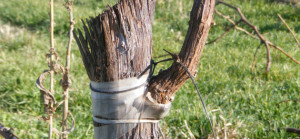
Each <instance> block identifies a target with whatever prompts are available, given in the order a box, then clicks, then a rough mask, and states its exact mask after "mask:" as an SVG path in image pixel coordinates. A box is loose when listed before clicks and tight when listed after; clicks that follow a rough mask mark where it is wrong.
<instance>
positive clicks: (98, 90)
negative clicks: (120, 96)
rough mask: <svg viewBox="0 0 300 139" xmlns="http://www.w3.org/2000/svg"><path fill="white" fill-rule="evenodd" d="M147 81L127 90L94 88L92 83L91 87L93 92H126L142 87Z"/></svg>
mask: <svg viewBox="0 0 300 139" xmlns="http://www.w3.org/2000/svg"><path fill="white" fill-rule="evenodd" d="M146 83H147V82H145V83H143V84H141V85H139V86H136V87H133V88H129V89H127V90H121V91H107V90H101V89H96V88H93V87H92V84H91V83H90V89H91V90H92V91H93V92H96V93H107V94H116V93H124V92H128V91H132V90H135V89H138V88H141V87H144V86H145V84H146Z"/></svg>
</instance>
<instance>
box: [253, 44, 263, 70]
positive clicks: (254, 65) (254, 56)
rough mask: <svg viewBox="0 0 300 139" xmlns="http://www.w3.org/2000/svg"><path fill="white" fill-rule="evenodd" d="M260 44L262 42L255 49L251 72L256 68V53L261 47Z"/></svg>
mask: <svg viewBox="0 0 300 139" xmlns="http://www.w3.org/2000/svg"><path fill="white" fill-rule="evenodd" d="M260 46H261V43H260V44H259V45H258V46H257V48H256V50H255V53H254V55H253V60H252V68H251V73H253V71H254V68H255V57H256V54H257V52H258V49H259V48H260Z"/></svg>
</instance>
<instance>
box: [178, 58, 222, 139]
mask: <svg viewBox="0 0 300 139" xmlns="http://www.w3.org/2000/svg"><path fill="white" fill-rule="evenodd" d="M174 61H175V60H174ZM175 62H177V63H179V64H180V65H181V66H182V67H183V68H184V70H185V71H186V72H187V73H188V74H189V76H190V78H191V80H192V82H193V84H194V86H195V88H196V90H197V93H198V95H199V97H200V99H201V103H202V106H203V108H204V111H205V114H206V117H207V119H208V121H209V123H210V127H211V130H212V132H213V135H214V139H216V135H215V132H214V129H213V126H212V122H211V120H210V117H209V115H208V112H207V109H206V106H205V103H204V101H203V99H202V96H201V93H200V91H199V88H198V86H197V85H196V83H195V80H194V78H193V76H192V74H191V73H190V72H189V69H188V68H187V67H186V66H185V65H183V64H182V63H181V62H180V61H175Z"/></svg>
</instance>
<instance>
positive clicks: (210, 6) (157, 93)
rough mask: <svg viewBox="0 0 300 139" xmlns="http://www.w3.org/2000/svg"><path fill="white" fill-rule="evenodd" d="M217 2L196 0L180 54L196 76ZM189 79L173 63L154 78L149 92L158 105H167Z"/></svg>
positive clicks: (213, 0) (180, 58)
mask: <svg viewBox="0 0 300 139" xmlns="http://www.w3.org/2000/svg"><path fill="white" fill-rule="evenodd" d="M214 7H215V0H194V5H193V9H192V11H191V14H190V22H189V29H188V32H187V35H186V38H185V41H184V44H183V46H182V49H181V51H180V53H179V55H178V56H179V59H178V60H180V61H181V62H182V63H183V64H184V65H185V66H186V67H187V68H188V70H189V71H191V73H192V74H193V75H194V74H195V73H196V69H197V66H198V63H199V59H200V56H201V53H202V51H203V48H204V45H205V42H206V39H207V36H208V32H209V29H210V26H211V23H212V21H213V13H214ZM188 78H189V76H188V74H187V73H186V72H185V70H184V69H183V68H182V67H181V66H180V65H179V64H178V63H175V62H174V63H173V64H172V66H171V67H170V68H168V69H167V70H164V71H162V72H160V73H159V74H158V75H157V76H155V77H153V78H152V79H151V81H150V83H149V87H148V90H149V92H151V94H152V97H153V98H154V99H156V100H157V102H158V103H163V104H166V103H168V102H169V101H172V99H171V98H172V97H173V96H174V94H175V93H176V92H177V90H178V89H179V88H180V87H181V86H182V85H183V83H184V82H185V81H186V80H187V79H188Z"/></svg>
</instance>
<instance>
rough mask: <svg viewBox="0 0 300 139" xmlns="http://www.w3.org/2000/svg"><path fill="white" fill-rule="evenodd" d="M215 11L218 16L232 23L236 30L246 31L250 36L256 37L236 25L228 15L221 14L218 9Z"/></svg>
mask: <svg viewBox="0 0 300 139" xmlns="http://www.w3.org/2000/svg"><path fill="white" fill-rule="evenodd" d="M215 12H216V14H218V15H219V16H221V17H223V18H225V19H226V20H228V21H229V22H230V23H231V24H233V25H234V27H235V29H237V30H240V31H242V32H244V33H246V34H247V35H249V36H251V37H252V38H257V37H256V36H254V35H253V34H252V33H250V32H248V31H247V30H245V29H243V28H241V27H239V26H238V25H236V24H235V22H234V21H233V20H232V19H231V18H230V17H229V16H226V15H223V14H222V13H221V12H219V11H218V10H216V9H215Z"/></svg>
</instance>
